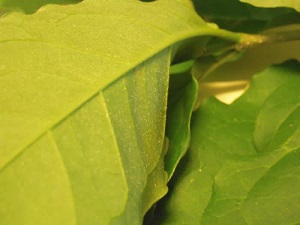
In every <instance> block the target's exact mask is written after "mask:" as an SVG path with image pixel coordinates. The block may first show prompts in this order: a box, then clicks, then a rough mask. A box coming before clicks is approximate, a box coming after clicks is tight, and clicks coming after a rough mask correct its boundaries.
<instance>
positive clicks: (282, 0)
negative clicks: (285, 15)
mask: <svg viewBox="0 0 300 225" xmlns="http://www.w3.org/2000/svg"><path fill="white" fill-rule="evenodd" d="M240 1H241V2H247V3H250V4H252V5H255V6H258V7H271V8H273V7H290V8H294V9H296V10H297V11H300V3H299V1H294V0H265V1H259V0H240Z"/></svg>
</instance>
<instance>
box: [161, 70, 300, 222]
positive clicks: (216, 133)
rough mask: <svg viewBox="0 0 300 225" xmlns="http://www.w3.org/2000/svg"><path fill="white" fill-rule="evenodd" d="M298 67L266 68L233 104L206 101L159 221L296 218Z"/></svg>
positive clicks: (196, 116) (299, 126)
mask: <svg viewBox="0 0 300 225" xmlns="http://www.w3.org/2000/svg"><path fill="white" fill-rule="evenodd" d="M299 68H300V67H299V65H298V68H295V69H291V67H288V66H276V67H271V68H269V69H267V70H265V71H264V72H262V73H260V74H258V75H256V76H255V77H254V78H253V81H252V82H251V84H250V88H249V89H248V91H247V92H246V93H245V94H244V95H243V96H242V97H241V98H240V99H238V100H237V101H235V102H234V103H233V104H231V105H229V106H228V105H225V104H224V103H221V102H219V101H218V100H216V99H215V98H208V99H207V100H205V102H203V105H202V107H200V108H199V109H198V110H197V111H196V112H195V114H194V115H193V122H192V140H191V147H190V149H189V151H188V153H187V155H186V159H185V161H184V164H182V165H181V167H180V169H179V170H178V173H177V174H176V176H177V177H176V181H175V182H174V183H173V189H172V191H171V192H170V194H169V195H168V197H167V198H166V199H165V200H164V202H163V205H161V206H160V210H161V212H160V214H161V215H160V218H158V219H157V220H161V222H160V223H158V224H220V225H221V224H222V225H223V224H231V223H232V224H258V225H259V224H297V223H299V221H300V214H299V213H298V212H299V202H300V193H299V187H300V179H299V176H298V175H299V172H300V170H299V168H300V167H299V162H300V157H299V152H300V139H299V135H300V133H299V132H300V123H299V122H300V120H299V117H300V111H299V109H300V107H299V106H300V105H299V96H300V89H299V84H300V76H299V72H298V71H299ZM270 81H271V83H270Z"/></svg>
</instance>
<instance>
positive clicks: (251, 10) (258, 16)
mask: <svg viewBox="0 0 300 225" xmlns="http://www.w3.org/2000/svg"><path fill="white" fill-rule="evenodd" d="M193 2H194V5H195V9H196V10H197V12H198V14H199V15H200V16H201V17H202V18H203V19H205V20H206V21H208V22H213V23H216V24H218V25H219V26H220V27H221V28H223V29H228V30H233V31H239V32H248V33H249V32H250V33H257V32H260V31H263V30H264V29H267V28H271V27H275V26H279V25H287V24H291V23H298V22H299V18H300V15H299V13H297V12H296V11H295V10H293V9H287V8H276V9H267V8H257V7H254V6H252V5H249V4H246V3H242V2H240V1H236V0H210V1H199V0H193ZM264 2H265V1H264ZM216 6H217V7H216Z"/></svg>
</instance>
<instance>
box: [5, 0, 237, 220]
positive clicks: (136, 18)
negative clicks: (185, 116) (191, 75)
mask: <svg viewBox="0 0 300 225" xmlns="http://www.w3.org/2000/svg"><path fill="white" fill-rule="evenodd" d="M141 12H143V13H141ZM161 21H164V23H161ZM0 34H1V35H0V52H1V53H2V54H0V77H1V82H0V90H1V93H0V105H1V108H0V171H1V174H0V224H10V225H14V224H15V225H19V224H24V225H26V224H30V225H34V224H46V225H47V224H51V225H53V224H64V225H68V224H99V221H101V224H141V223H142V220H143V216H144V214H145V212H146V211H147V210H148V209H149V208H150V207H151V205H152V204H153V203H154V202H156V201H157V200H158V199H159V198H161V197H162V196H163V195H164V194H165V193H166V191H167V189H166V182H167V176H166V173H165V171H164V170H163V156H164V154H165V153H164V151H163V143H164V128H165V120H166V115H165V114H166V104H167V90H168V74H169V65H170V57H171V56H170V55H171V52H170V48H169V46H172V45H173V44H175V43H177V42H180V41H181V40H183V39H186V38H190V37H195V36H204V35H213V36H219V37H223V38H228V39H229V40H231V41H239V40H240V38H241V35H240V34H234V33H230V32H227V31H223V30H219V29H217V28H216V27H213V26H210V25H208V24H206V23H205V22H203V21H202V20H201V19H200V18H199V17H198V15H197V14H196V13H195V12H194V11H193V8H192V5H191V3H190V2H189V1H186V0H178V1H172V2H169V1H155V2H148V3H144V2H140V1H130V0H123V1H119V0H118V1H117V0H111V1H105V2H101V1H96V0H86V1H83V2H81V3H79V4H76V5H68V6H58V5H48V6H45V7H43V9H42V10H39V11H38V12H37V13H35V14H32V15H24V14H22V13H11V14H8V15H6V16H5V17H3V18H1V19H0ZM242 40H243V39H242Z"/></svg>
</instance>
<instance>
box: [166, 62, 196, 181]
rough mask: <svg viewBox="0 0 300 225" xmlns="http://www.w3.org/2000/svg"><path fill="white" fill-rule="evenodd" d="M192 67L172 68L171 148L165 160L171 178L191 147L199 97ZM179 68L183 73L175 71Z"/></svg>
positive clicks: (170, 98) (169, 131)
mask: <svg viewBox="0 0 300 225" xmlns="http://www.w3.org/2000/svg"><path fill="white" fill-rule="evenodd" d="M185 64H187V68H184V67H186V65H185ZM192 65H193V62H185V63H184V64H183V65H175V66H172V67H171V76H170V88H169V89H170V90H169V99H168V111H167V112H168V113H167V127H166V135H167V137H168V138H169V144H170V147H169V150H168V153H167V155H166V158H165V168H166V171H167V172H168V174H169V178H171V176H172V175H173V173H174V170H175V168H176V166H177V164H178V162H179V160H180V159H181V158H182V157H183V155H184V154H185V153H186V151H187V149H188V147H189V145H190V121H191V116H192V112H193V108H194V105H195V102H196V100H197V97H198V81H197V80H196V79H195V77H194V76H193V75H192V73H191V66H192ZM178 66H181V67H182V66H183V71H175V69H176V67H178ZM172 70H173V71H172ZM177 70H178V69H177Z"/></svg>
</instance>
